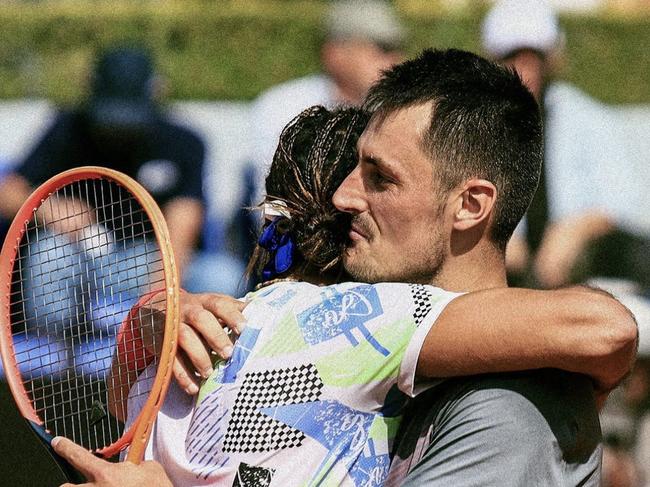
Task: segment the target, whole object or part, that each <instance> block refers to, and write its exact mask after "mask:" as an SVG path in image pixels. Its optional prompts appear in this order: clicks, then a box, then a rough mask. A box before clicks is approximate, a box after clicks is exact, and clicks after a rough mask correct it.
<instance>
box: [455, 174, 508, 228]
mask: <svg viewBox="0 0 650 487" xmlns="http://www.w3.org/2000/svg"><path fill="white" fill-rule="evenodd" d="M496 201H497V188H496V186H495V185H494V184H492V183H491V182H490V181H487V180H485V179H470V180H469V181H467V182H465V184H464V186H463V187H462V188H461V189H460V194H459V195H458V204H457V205H456V208H455V212H454V230H459V231H464V230H469V229H470V228H473V227H476V226H477V225H479V224H481V223H487V222H488V220H489V218H490V215H492V212H493V210H494V205H495V204H496Z"/></svg>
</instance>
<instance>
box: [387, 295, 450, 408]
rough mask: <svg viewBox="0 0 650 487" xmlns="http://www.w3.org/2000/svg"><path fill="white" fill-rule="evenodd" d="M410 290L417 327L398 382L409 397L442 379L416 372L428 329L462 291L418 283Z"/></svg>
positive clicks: (403, 359) (408, 346)
mask: <svg viewBox="0 0 650 487" xmlns="http://www.w3.org/2000/svg"><path fill="white" fill-rule="evenodd" d="M409 290H410V293H411V299H412V306H413V309H412V314H413V319H414V321H415V325H416V326H417V328H416V330H415V332H414V333H413V336H412V337H411V340H410V341H409V343H408V345H407V347H406V350H405V352H404V357H403V358H402V364H401V366H400V370H399V378H398V383H397V384H398V386H399V388H400V390H401V391H402V392H404V393H405V394H407V395H408V396H410V397H415V396H416V395H418V394H420V393H421V392H422V391H425V390H426V389H429V388H431V387H433V386H434V385H436V384H439V383H440V382H441V380H440V379H424V380H418V378H416V376H415V371H416V369H417V365H418V359H419V357H420V352H421V350H422V346H423V345H424V340H425V339H426V338H427V335H428V334H429V331H430V330H431V328H432V327H433V326H434V325H435V323H436V320H437V319H438V317H439V316H440V313H442V311H443V310H444V309H445V308H446V307H447V305H448V304H449V303H450V302H451V301H452V300H453V299H454V298H456V297H458V296H460V295H461V294H460V293H452V292H448V291H445V290H443V289H440V288H436V287H432V286H423V285H418V284H410V285H409Z"/></svg>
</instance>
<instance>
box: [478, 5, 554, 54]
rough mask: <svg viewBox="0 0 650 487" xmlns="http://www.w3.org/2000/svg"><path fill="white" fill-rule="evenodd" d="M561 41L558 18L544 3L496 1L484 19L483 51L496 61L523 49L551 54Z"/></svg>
mask: <svg viewBox="0 0 650 487" xmlns="http://www.w3.org/2000/svg"><path fill="white" fill-rule="evenodd" d="M562 40H563V34H562V31H561V29H560V25H559V23H558V19H557V16H556V15H555V12H554V10H553V8H552V7H551V6H550V5H549V4H548V3H547V2H546V1H544V0H497V1H496V2H495V3H494V6H493V7H492V9H491V10H490V12H489V13H488V14H487V15H486V17H485V19H484V20H483V29H482V42H483V49H484V50H485V52H486V53H487V54H488V55H490V56H492V57H493V58H496V59H502V58H504V57H506V56H508V55H509V54H511V53H512V52H514V51H517V50H520V49H534V50H536V51H540V52H542V53H545V54H548V53H550V52H551V51H553V50H555V49H556V48H558V47H560V45H561V44H562Z"/></svg>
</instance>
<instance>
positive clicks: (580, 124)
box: [544, 82, 650, 235]
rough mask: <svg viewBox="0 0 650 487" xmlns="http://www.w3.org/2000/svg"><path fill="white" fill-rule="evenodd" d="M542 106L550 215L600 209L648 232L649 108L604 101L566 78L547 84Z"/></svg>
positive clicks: (633, 228)
mask: <svg viewBox="0 0 650 487" xmlns="http://www.w3.org/2000/svg"><path fill="white" fill-rule="evenodd" d="M544 108H545V112H546V121H545V127H544V128H545V137H546V143H545V151H546V155H545V162H544V163H545V165H546V169H545V171H546V173H545V174H546V184H547V194H548V205H549V206H548V210H549V220H550V221H551V222H552V221H559V220H562V219H565V218H569V217H577V216H579V215H580V214H581V213H584V212H586V211H589V210H601V211H604V212H606V213H608V214H609V215H610V216H611V217H612V218H613V219H614V220H615V221H616V222H617V223H618V225H619V226H621V227H622V228H624V229H627V230H629V231H632V232H635V233H640V234H645V235H650V218H648V214H650V192H648V191H647V190H646V189H645V188H644V187H643V186H644V185H645V181H647V180H648V177H650V165H649V164H648V163H647V153H648V150H650V143H648V142H647V141H646V139H650V138H648V137H647V133H650V118H648V117H647V113H645V112H644V113H645V115H646V116H645V117H643V116H641V115H643V114H642V113H640V112H642V111H643V109H642V108H640V107H639V108H638V109H632V108H630V107H625V108H623V107H615V106H611V105H606V104H603V103H601V102H599V101H597V100H594V99H593V98H591V97H589V96H588V95H587V94H585V93H584V92H582V91H580V90H579V89H577V88H576V87H575V86H572V85H570V84H568V83H563V82H557V83H553V84H551V85H550V86H549V87H548V89H547V92H546V96H545V98H544ZM637 112H639V113H638V115H637ZM644 121H645V122H644ZM644 130H645V131H646V137H638V133H639V132H642V131H644ZM644 144H646V145H647V146H648V147H646V148H644V147H643V145H644ZM645 149H648V150H645Z"/></svg>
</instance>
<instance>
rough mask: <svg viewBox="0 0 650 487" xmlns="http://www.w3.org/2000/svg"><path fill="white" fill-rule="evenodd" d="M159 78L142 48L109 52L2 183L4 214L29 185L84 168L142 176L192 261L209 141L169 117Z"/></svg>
mask: <svg viewBox="0 0 650 487" xmlns="http://www.w3.org/2000/svg"><path fill="white" fill-rule="evenodd" d="M159 88H160V86H159V78H157V77H156V75H155V73H154V68H153V64H152V60H151V58H150V56H149V55H148V54H147V53H146V52H144V51H142V50H139V49H133V48H120V49H114V50H109V51H107V52H105V53H104V54H103V55H102V56H101V57H100V58H99V60H98V62H97V64H96V67H95V71H94V73H93V76H92V80H91V93H90V96H89V97H88V99H87V100H85V101H84V102H83V103H82V104H81V105H80V106H79V107H77V108H75V109H73V110H69V111H68V110H63V111H61V112H60V113H59V114H58V116H57V118H56V120H55V121H54V123H53V125H52V126H51V127H50V128H49V130H48V131H47V132H46V133H45V135H44V136H43V137H42V138H41V139H40V140H39V141H38V142H37V143H36V145H35V147H34V148H33V150H32V151H31V153H30V154H29V155H28V156H27V157H26V159H25V160H24V161H23V162H22V163H21V164H20V165H19V166H18V167H17V168H16V170H15V172H13V173H12V174H9V175H8V176H7V177H6V178H5V179H4V180H3V181H2V183H1V184H0V191H2V194H3V195H5V197H4V198H3V199H2V201H1V202H0V212H1V213H2V214H3V215H4V216H7V217H12V216H13V215H14V214H15V213H16V211H17V210H18V208H19V207H20V205H21V204H22V202H23V201H24V200H25V198H26V196H27V195H28V194H29V193H30V191H31V189H32V188H33V187H34V186H36V185H38V184H40V183H42V182H44V181H45V180H47V179H48V178H49V177H51V176H53V175H55V174H57V173H59V172H61V171H64V170H66V169H70V168H73V167H78V166H84V165H99V166H106V167H110V168H112V169H117V170H119V171H122V172H124V173H126V174H128V175H130V176H132V177H134V178H135V179H137V180H138V182H140V183H141V184H142V185H143V186H144V187H145V188H146V189H147V190H148V191H149V192H150V193H151V194H152V196H153V197H154V199H155V200H156V201H157V202H158V204H159V205H160V206H161V208H162V210H163V213H164V215H165V218H166V220H167V223H168V225H169V227H170V228H171V229H172V232H171V237H172V243H173V246H174V251H175V253H176V257H177V262H178V263H179V267H180V268H181V269H183V267H184V265H185V264H186V263H187V261H188V260H189V258H190V256H191V253H192V251H193V248H194V246H195V244H196V242H197V238H198V236H199V233H200V229H201V222H202V212H203V202H202V200H203V197H202V190H201V171H202V167H203V160H204V153H205V150H204V145H203V142H202V140H201V139H199V137H198V136H197V135H195V134H194V133H193V132H191V131H190V130H188V129H186V128H183V127H180V126H177V125H174V124H172V123H170V122H169V121H167V119H166V117H165V115H164V113H163V112H162V111H161V109H160V107H159V105H158V99H157V97H158V95H159V94H160V93H159V91H160V90H159Z"/></svg>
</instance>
